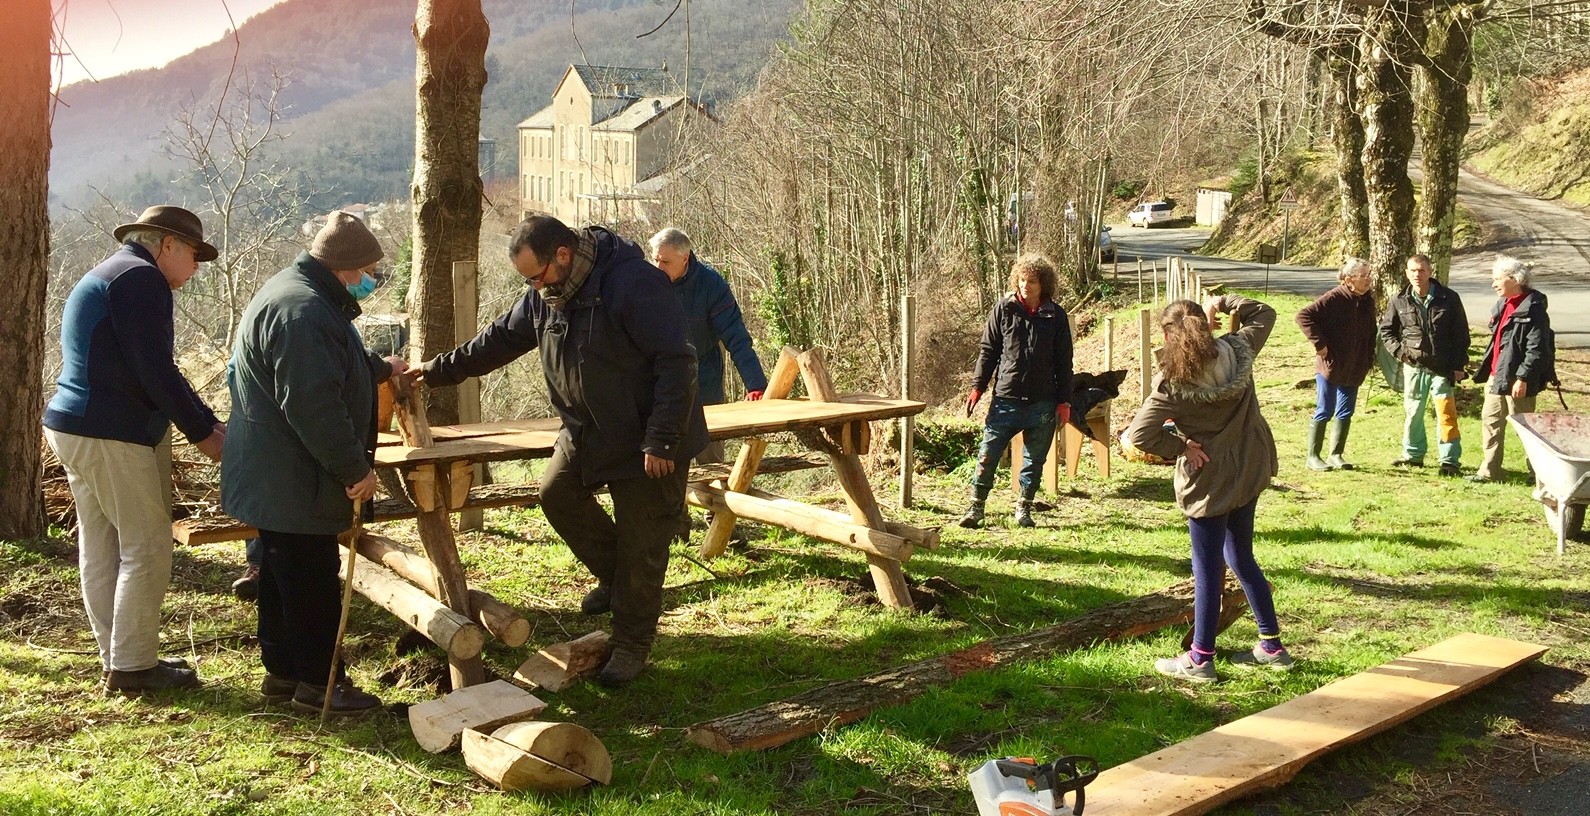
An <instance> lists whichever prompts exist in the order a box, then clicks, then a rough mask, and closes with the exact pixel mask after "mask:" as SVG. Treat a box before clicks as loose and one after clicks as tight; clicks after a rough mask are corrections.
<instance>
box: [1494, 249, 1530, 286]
mask: <svg viewBox="0 0 1590 816" xmlns="http://www.w3.org/2000/svg"><path fill="white" fill-rule="evenodd" d="M1497 275H1501V276H1502V277H1504V278H1512V279H1513V280H1514V281H1516V282H1517V283H1518V285H1519V286H1528V285H1529V279H1530V278H1531V277H1533V275H1532V274H1531V273H1530V271H1529V264H1527V263H1524V262H1523V261H1520V260H1519V259H1517V258H1514V257H1512V256H1511V255H1497V256H1496V263H1494V264H1491V277H1496V276H1497Z"/></svg>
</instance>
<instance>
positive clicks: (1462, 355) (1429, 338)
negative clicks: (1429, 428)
mask: <svg viewBox="0 0 1590 816" xmlns="http://www.w3.org/2000/svg"><path fill="white" fill-rule="evenodd" d="M1430 272H1431V267H1430V259H1429V258H1428V257H1426V256H1424V255H1414V256H1413V257H1411V258H1409V259H1408V265H1407V276H1408V285H1407V286H1406V287H1404V288H1403V290H1402V291H1401V292H1398V293H1397V294H1396V295H1394V296H1393V297H1392V298H1391V299H1390V301H1389V302H1388V303H1387V304H1386V311H1385V314H1383V315H1381V318H1380V339H1381V341H1382V342H1384V343H1385V344H1386V350H1387V351H1389V352H1391V356H1393V357H1395V358H1397V359H1398V360H1399V361H1401V362H1402V366H1403V373H1402V377H1403V391H1402V408H1403V413H1404V415H1405V421H1404V423H1403V430H1402V450H1403V455H1402V457H1401V458H1399V459H1397V460H1396V461H1394V462H1392V464H1393V465H1396V466H1398V467H1424V455H1425V452H1426V451H1427V449H1428V443H1427V441H1426V437H1425V433H1424V411H1425V405H1426V404H1427V402H1429V401H1431V400H1434V402H1435V414H1436V420H1437V423H1436V427H1437V433H1438V436H1437V441H1438V451H1439V454H1440V457H1441V475H1442V476H1458V475H1460V474H1461V471H1460V470H1459V469H1458V460H1459V459H1460V458H1461V457H1462V455H1463V439H1462V436H1461V434H1460V433H1459V432H1458V418H1457V401H1456V400H1455V399H1454V395H1453V391H1454V389H1455V388H1456V386H1457V383H1458V382H1459V381H1460V380H1462V379H1463V367H1464V366H1466V365H1468V361H1469V320H1468V316H1467V315H1465V314H1464V312H1463V301H1462V300H1461V299H1460V298H1459V297H1458V295H1457V293H1456V292H1454V291H1452V290H1451V289H1448V288H1447V287H1445V286H1442V285H1441V284H1440V283H1439V282H1438V281H1435V280H1432V279H1431V278H1430Z"/></svg>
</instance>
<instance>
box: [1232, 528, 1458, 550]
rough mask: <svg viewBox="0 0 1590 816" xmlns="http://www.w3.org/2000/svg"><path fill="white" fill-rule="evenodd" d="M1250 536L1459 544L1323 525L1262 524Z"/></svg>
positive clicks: (1434, 546) (1430, 546)
mask: <svg viewBox="0 0 1590 816" xmlns="http://www.w3.org/2000/svg"><path fill="white" fill-rule="evenodd" d="M1254 536H1255V538H1257V539H1258V540H1259V541H1262V542H1273V543H1276V544H1281V545H1283V546H1290V545H1303V546H1308V545H1314V544H1322V543H1350V542H1363V541H1385V542H1388V543H1392V544H1402V545H1405V546H1408V547H1416V548H1418V549H1421V550H1447V549H1452V548H1454V547H1459V546H1461V545H1459V544H1457V543H1456V542H1453V541H1447V540H1444V539H1440V538H1431V537H1429V536H1422V535H1415V534H1414V533H1365V532H1344V531H1342V530H1333V529H1328V528H1325V527H1318V526H1312V525H1311V526H1307V527H1264V526H1260V527H1259V528H1258V529H1257V530H1255V531H1254Z"/></svg>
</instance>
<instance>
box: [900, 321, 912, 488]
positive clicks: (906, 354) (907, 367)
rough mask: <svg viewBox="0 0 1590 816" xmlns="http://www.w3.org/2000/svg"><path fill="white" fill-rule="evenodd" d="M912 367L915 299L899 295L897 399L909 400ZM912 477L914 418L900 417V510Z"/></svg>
mask: <svg viewBox="0 0 1590 816" xmlns="http://www.w3.org/2000/svg"><path fill="white" fill-rule="evenodd" d="M915 366H916V298H915V297H914V296H912V295H901V296H900V399H910V398H911V391H912V390H913V389H912V385H914V383H913V382H912V369H913V368H915ZM915 475H916V417H914V416H908V417H901V418H900V507H901V509H908V508H910V507H911V480H912V478H913V477H914V476H915Z"/></svg>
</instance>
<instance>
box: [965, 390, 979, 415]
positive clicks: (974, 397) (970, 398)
mask: <svg viewBox="0 0 1590 816" xmlns="http://www.w3.org/2000/svg"><path fill="white" fill-rule="evenodd" d="M982 398H983V392H981V391H979V390H977V389H975V388H973V389H972V393H970V394H968V395H966V415H967V416H971V415H972V409H973V408H976V407H977V401H978V400H980V399H982Z"/></svg>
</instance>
